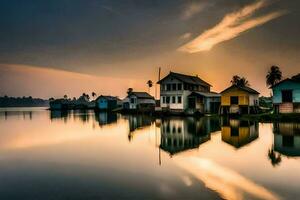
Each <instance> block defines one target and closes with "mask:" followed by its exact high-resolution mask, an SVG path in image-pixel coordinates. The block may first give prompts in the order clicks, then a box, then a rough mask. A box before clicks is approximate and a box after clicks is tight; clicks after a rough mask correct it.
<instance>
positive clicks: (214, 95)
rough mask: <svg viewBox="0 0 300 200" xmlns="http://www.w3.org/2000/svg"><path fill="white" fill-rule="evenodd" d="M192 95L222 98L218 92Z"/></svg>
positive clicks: (193, 93)
mask: <svg viewBox="0 0 300 200" xmlns="http://www.w3.org/2000/svg"><path fill="white" fill-rule="evenodd" d="M190 95H200V96H203V97H221V94H219V93H216V92H192V93H191V94H190Z"/></svg>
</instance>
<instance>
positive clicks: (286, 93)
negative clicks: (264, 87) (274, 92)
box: [281, 90, 293, 102]
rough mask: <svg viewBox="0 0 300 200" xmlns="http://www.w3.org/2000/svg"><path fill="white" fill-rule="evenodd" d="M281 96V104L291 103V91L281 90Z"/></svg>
mask: <svg viewBox="0 0 300 200" xmlns="http://www.w3.org/2000/svg"><path fill="white" fill-rule="evenodd" d="M281 94H282V102H293V91H292V90H283V91H281Z"/></svg>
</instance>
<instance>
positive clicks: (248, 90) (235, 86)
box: [221, 85, 259, 94]
mask: <svg viewBox="0 0 300 200" xmlns="http://www.w3.org/2000/svg"><path fill="white" fill-rule="evenodd" d="M232 88H238V89H241V90H244V91H246V92H249V93H251V94H259V92H257V91H256V90H254V89H252V88H250V87H247V86H237V85H232V86H230V87H229V88H227V89H225V90H223V91H222V92H221V93H224V92H226V91H228V90H230V89H232Z"/></svg>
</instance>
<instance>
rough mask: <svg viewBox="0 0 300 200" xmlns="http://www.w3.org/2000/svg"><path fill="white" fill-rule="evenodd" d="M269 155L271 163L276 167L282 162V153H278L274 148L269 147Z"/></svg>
mask: <svg viewBox="0 0 300 200" xmlns="http://www.w3.org/2000/svg"><path fill="white" fill-rule="evenodd" d="M268 157H269V160H270V161H271V164H272V165H273V167H276V166H277V165H279V164H280V162H281V155H280V154H276V153H275V151H274V150H273V149H269V151H268Z"/></svg>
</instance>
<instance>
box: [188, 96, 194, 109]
mask: <svg viewBox="0 0 300 200" xmlns="http://www.w3.org/2000/svg"><path fill="white" fill-rule="evenodd" d="M188 108H190V109H195V108H196V98H195V97H189V101H188Z"/></svg>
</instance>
